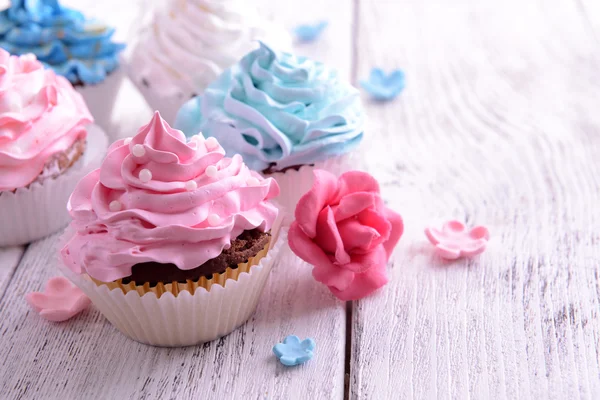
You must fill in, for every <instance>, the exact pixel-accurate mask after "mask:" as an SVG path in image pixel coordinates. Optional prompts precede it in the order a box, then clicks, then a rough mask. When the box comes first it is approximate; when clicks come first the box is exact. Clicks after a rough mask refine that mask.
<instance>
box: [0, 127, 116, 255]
mask: <svg viewBox="0 0 600 400" xmlns="http://www.w3.org/2000/svg"><path fill="white" fill-rule="evenodd" d="M107 147H108V141H107V138H106V135H105V134H104V132H103V131H102V129H100V127H98V126H96V125H90V126H89V127H88V142H87V146H86V149H85V152H84V153H83V155H82V156H81V158H80V159H79V160H78V161H77V162H76V163H75V164H74V165H72V166H71V167H70V168H69V169H68V170H67V171H65V172H64V173H63V174H61V175H59V176H58V177H56V178H53V179H52V178H51V179H46V180H45V181H43V182H42V183H39V182H35V183H32V184H31V185H29V186H28V187H26V188H19V189H17V190H16V191H14V192H2V193H1V194H0V221H1V223H0V247H1V246H11V245H20V244H25V243H29V242H31V241H34V240H37V239H41V238H43V237H44V236H47V235H49V234H51V233H54V232H56V231H58V230H60V229H61V228H63V227H64V226H65V225H67V224H68V223H69V221H70V217H69V213H68V212H67V201H68V200H69V196H70V195H71V193H72V192H73V189H75V186H76V185H77V183H78V182H79V181H80V180H81V178H83V177H84V176H85V175H86V174H87V173H89V172H90V171H92V170H93V169H94V168H97V167H98V166H100V162H101V161H102V158H103V157H104V155H105V153H106V149H107Z"/></svg>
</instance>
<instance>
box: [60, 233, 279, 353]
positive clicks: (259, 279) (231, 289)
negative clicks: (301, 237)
mask: <svg viewBox="0 0 600 400" xmlns="http://www.w3.org/2000/svg"><path fill="white" fill-rule="evenodd" d="M67 231H69V229H67ZM271 233H272V235H273V239H272V242H271V243H272V247H271V248H270V250H269V251H268V253H267V254H266V255H265V257H263V258H262V259H261V261H260V262H259V263H258V265H254V266H253V267H251V269H250V271H249V272H248V273H241V274H240V275H239V277H238V278H237V280H233V279H228V280H227V281H226V282H225V286H221V285H212V286H211V289H210V291H207V290H206V289H204V288H198V289H196V290H195V292H194V294H193V295H192V294H191V293H190V292H189V291H186V290H184V291H181V292H179V294H178V295H177V296H174V295H173V294H172V293H170V292H167V293H163V294H162V295H161V296H160V297H157V296H156V295H155V294H154V293H153V292H149V293H145V294H144V295H143V296H140V295H139V294H138V292H136V291H130V292H127V294H124V293H123V291H122V290H120V289H118V288H117V289H113V290H110V289H109V288H108V286H106V285H97V284H96V283H94V282H93V281H92V280H91V279H90V278H89V276H87V275H78V274H75V273H74V272H73V271H71V270H70V269H68V268H67V267H65V266H64V265H63V263H62V262H60V263H59V265H60V266H61V270H62V271H63V273H64V274H65V275H66V276H67V277H68V278H69V279H71V280H72V281H73V282H74V283H75V284H76V285H77V286H78V287H79V288H80V289H81V290H82V291H83V292H84V293H85V294H86V295H87V296H88V297H89V298H90V299H91V300H92V303H93V304H94V306H95V307H96V308H98V309H99V310H100V312H101V313H102V314H103V315H104V316H105V317H106V319H108V320H109V321H110V322H111V323H112V324H113V325H114V326H115V328H117V329H118V330H119V331H121V332H122V333H123V334H125V335H126V336H128V337H129V338H131V339H133V340H135V341H137V342H141V343H145V344H149V345H153V346H164V347H181V346H192V345H196V344H199V343H203V342H208V341H211V340H214V339H217V338H219V337H221V336H224V335H227V334H228V333H231V332H232V331H233V330H235V329H236V328H237V327H239V326H240V325H242V324H243V323H244V322H246V321H247V320H248V319H249V318H250V316H251V315H252V314H253V313H254V311H255V310H256V306H257V304H258V300H259V297H260V295H261V293H262V291H263V288H264V286H265V283H266V281H267V278H268V277H269V273H270V271H271V268H272V267H273V264H274V262H275V260H276V259H277V258H278V257H277V256H278V253H279V251H280V250H281V249H282V247H283V246H284V243H285V242H287V233H286V232H281V233H280V232H279V229H278V228H277V229H276V230H272V231H271ZM66 235H67V236H68V235H69V233H68V232H67V233H66ZM61 242H64V239H61Z"/></svg>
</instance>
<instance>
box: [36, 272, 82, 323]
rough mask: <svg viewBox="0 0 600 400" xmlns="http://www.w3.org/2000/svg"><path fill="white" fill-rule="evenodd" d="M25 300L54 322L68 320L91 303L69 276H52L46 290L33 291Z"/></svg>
mask: <svg viewBox="0 0 600 400" xmlns="http://www.w3.org/2000/svg"><path fill="white" fill-rule="evenodd" d="M25 300H27V303H28V304H29V306H30V307H31V308H33V310H34V311H35V312H36V313H38V314H40V316H41V317H42V318H45V319H47V320H48V321H53V322H62V321H66V320H68V319H69V318H71V317H74V316H75V315H77V314H79V313H80V312H81V311H83V310H85V309H86V308H87V307H88V306H89V305H90V299H89V298H88V297H87V296H86V295H85V294H84V293H83V292H82V291H81V290H79V288H78V287H77V286H75V285H73V284H72V283H71V282H69V280H68V279H67V278H63V277H62V276H59V277H55V278H51V279H50V280H49V281H48V283H47V284H46V289H45V291H44V292H32V293H28V294H27V295H26V296H25Z"/></svg>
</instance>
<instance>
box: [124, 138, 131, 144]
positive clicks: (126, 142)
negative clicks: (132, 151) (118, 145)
mask: <svg viewBox="0 0 600 400" xmlns="http://www.w3.org/2000/svg"><path fill="white" fill-rule="evenodd" d="M129 143H131V138H130V137H127V138H125V139H124V140H123V144H124V145H128V144H129Z"/></svg>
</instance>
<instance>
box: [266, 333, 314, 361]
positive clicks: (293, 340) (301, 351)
mask: <svg viewBox="0 0 600 400" xmlns="http://www.w3.org/2000/svg"><path fill="white" fill-rule="evenodd" d="M314 349H315V341H314V340H313V339H311V338H308V339H304V340H303V341H300V338H298V336H295V335H290V336H288V337H286V338H285V339H284V340H283V343H277V344H276V345H275V346H273V353H275V355H276V356H277V358H279V362H281V363H282V364H283V365H286V366H288V367H291V366H294V365H298V364H302V363H305V362H307V361H308V360H310V359H311V358H312V357H313V350H314Z"/></svg>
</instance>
